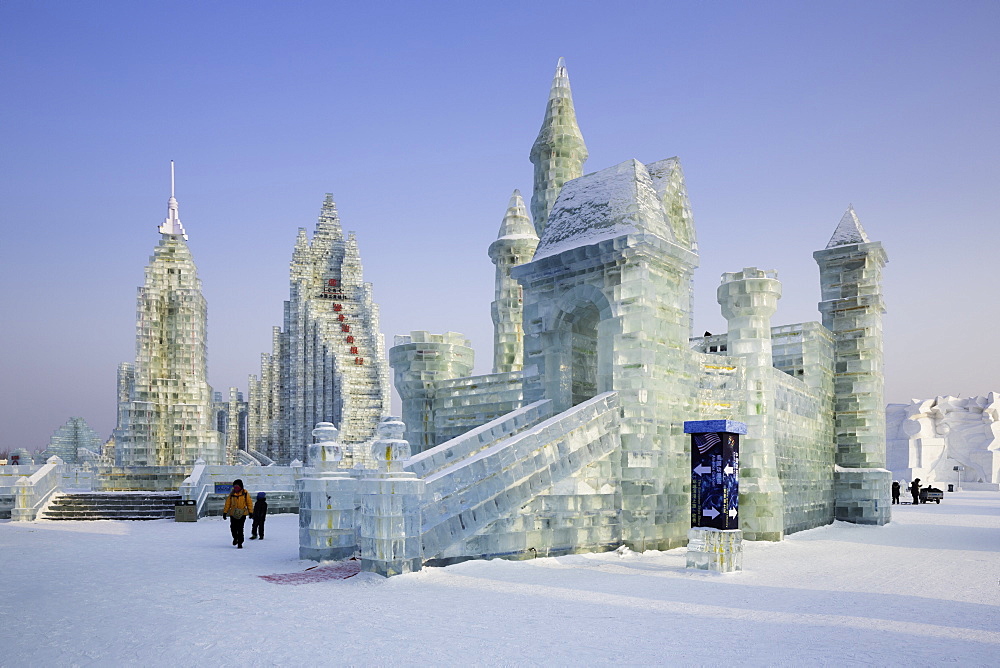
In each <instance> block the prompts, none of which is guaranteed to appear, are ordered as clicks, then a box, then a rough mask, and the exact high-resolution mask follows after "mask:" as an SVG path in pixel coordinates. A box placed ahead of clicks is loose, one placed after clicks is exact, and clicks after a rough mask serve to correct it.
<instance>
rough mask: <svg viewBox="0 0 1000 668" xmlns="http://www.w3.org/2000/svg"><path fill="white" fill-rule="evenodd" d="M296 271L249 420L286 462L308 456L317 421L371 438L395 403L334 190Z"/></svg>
mask: <svg viewBox="0 0 1000 668" xmlns="http://www.w3.org/2000/svg"><path fill="white" fill-rule="evenodd" d="M289 273H290V281H289V282H290V288H289V292H290V296H289V300H288V301H286V302H285V318H284V321H285V322H284V328H283V329H280V330H279V329H277V328H275V330H274V333H273V336H272V350H271V353H270V354H264V355H262V356H261V376H260V379H258V378H257V376H250V382H249V387H250V392H249V396H250V398H249V408H248V420H247V421H248V426H247V432H248V438H249V447H250V450H251V451H256V452H260V453H262V454H264V455H266V456H267V457H269V458H271V459H273V460H275V461H277V462H278V463H281V464H287V463H289V462H290V461H291V460H293V459H299V460H304V459H305V458H306V448H307V447H308V446H309V444H310V443H312V430H313V428H314V427H315V426H316V424H317V423H319V422H330V423H333V424H335V425H337V427H338V429H339V430H340V441H341V442H342V443H344V444H346V445H351V444H356V443H362V442H365V441H367V440H370V439H372V438H374V436H375V429H376V427H377V426H378V423H379V420H380V419H381V417H382V415H383V414H384V413H387V412H388V410H389V377H388V368H387V365H386V361H385V343H384V341H383V338H382V333H381V331H380V327H379V312H378V305H377V304H375V302H374V301H373V300H372V285H371V283H365V282H364V280H363V277H362V267H361V257H360V254H359V252H358V244H357V239H356V238H355V236H354V233H353V232H351V233H349V234H348V235H347V237H346V238H345V237H344V233H343V230H342V228H341V225H340V216H339V214H338V213H337V206H336V204H334V201H333V196H332V195H330V194H327V195H326V198H325V200H324V201H323V206H322V209H321V211H320V215H319V219H318V220H317V223H316V230H315V233H314V234H313V237H312V240H311V241H310V239H309V237H308V235H307V234H306V231H305V229H303V228H300V229H299V232H298V235H297V237H296V241H295V248H294V250H293V251H292V261H291V265H290V272H289ZM348 461H349V462H350V461H351V459H350V457H348Z"/></svg>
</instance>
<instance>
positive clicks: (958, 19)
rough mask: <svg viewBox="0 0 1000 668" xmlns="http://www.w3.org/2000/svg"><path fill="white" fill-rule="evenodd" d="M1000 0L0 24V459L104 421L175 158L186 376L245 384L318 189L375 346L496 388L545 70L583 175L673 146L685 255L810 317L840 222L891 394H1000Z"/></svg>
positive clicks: (59, 12) (116, 7)
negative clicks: (760, 285)
mask: <svg viewBox="0 0 1000 668" xmlns="http://www.w3.org/2000/svg"><path fill="white" fill-rule="evenodd" d="M998 27H1000V3H997V2H993V1H988V2H979V1H975V0H971V1H965V2H961V3H944V2H933V3H931V2H916V1H911V2H893V1H886V2H825V3H819V2H810V3H802V2H754V3H743V2H712V3H689V2H688V3H678V2H649V3H645V2H630V3H597V2H574V3H557V2H504V3H480V2H475V3H474V2H462V3H444V2H412V3H411V2H406V3H403V2H399V3H390V2H373V3H334V2H316V3H310V2H292V3H276V2H271V3H268V2H224V1H222V2H212V3H199V2H142V3H137V2H38V1H36V2H25V1H18V0H6V1H5V2H3V3H2V4H0V62H3V63H4V66H3V67H2V68H0V92H2V95H0V133H2V135H0V146H2V151H0V169H2V174H3V178H2V179H0V223H2V229H3V231H4V238H3V241H2V243H0V313H2V317H3V325H4V326H3V327H0V351H2V353H0V396H2V397H3V401H2V402H0V426H2V429H0V449H2V448H12V447H22V446H23V447H28V448H30V449H36V448H41V447H44V445H45V444H46V443H47V441H48V438H49V435H50V434H51V433H52V432H53V431H54V430H55V429H56V428H57V427H58V426H59V425H61V424H62V423H63V422H64V421H65V420H66V419H67V418H69V417H70V416H82V417H84V418H86V419H87V421H88V422H89V423H90V424H91V426H93V427H94V428H95V429H96V430H97V431H98V433H99V434H101V436H102V437H106V436H107V435H108V434H109V433H110V430H111V428H112V427H113V426H114V418H115V369H116V366H117V364H118V363H119V362H122V361H130V360H132V359H133V358H134V328H135V325H134V317H135V316H134V312H135V290H136V287H137V286H138V285H139V284H140V283H141V281H142V270H143V267H144V265H145V263H146V261H147V258H148V256H149V254H150V253H151V251H152V248H153V247H154V246H155V244H156V242H157V240H158V234H157V232H156V226H157V225H158V224H159V222H160V221H161V220H162V219H163V217H164V215H165V211H166V200H167V197H168V195H169V166H168V164H169V160H171V159H173V160H176V161H177V198H178V200H179V201H180V211H181V219H182V220H183V221H184V224H185V227H186V228H187V230H188V233H189V235H190V246H191V249H192V251H193V253H194V256H195V259H196V262H197V264H198V267H199V271H200V275H201V278H202V281H203V284H204V292H205V296H206V298H207V299H208V304H209V380H210V382H211V383H212V385H213V386H214V387H215V389H217V390H224V389H225V388H227V387H229V386H231V385H236V386H238V387H240V388H241V389H245V388H246V377H247V375H248V374H250V373H257V372H258V371H259V355H260V353H261V352H264V351H266V350H268V349H269V347H270V330H271V327H272V326H273V325H277V324H280V321H281V304H282V301H283V300H284V299H285V298H287V294H288V275H287V267H288V261H289V259H290V256H291V250H292V245H293V243H294V239H295V234H296V230H297V228H299V227H307V228H309V229H310V231H311V230H312V227H313V225H314V223H315V219H316V215H317V214H318V212H319V207H320V204H321V202H322V200H323V194H324V193H326V192H332V193H333V194H334V197H335V199H336V201H337V203H338V206H339V209H340V212H341V217H342V221H343V224H344V227H345V229H347V230H354V231H356V232H357V236H358V243H359V247H360V250H361V255H362V260H363V262H364V265H365V277H366V279H367V280H369V281H371V282H373V283H374V291H375V298H376V300H377V301H378V302H379V304H380V306H381V309H382V324H383V330H384V332H385V333H386V336H387V344H388V345H391V343H392V336H393V335H394V334H399V333H406V332H408V331H410V330H411V329H429V330H432V331H438V332H440V331H446V330H453V331H460V332H463V333H464V334H466V335H467V336H469V337H470V338H471V339H472V341H473V344H474V346H475V348H476V352H477V370H478V371H482V372H485V371H488V370H489V367H490V364H491V362H492V360H491V352H490V351H491V344H492V328H491V323H490V310H489V304H490V301H491V299H492V296H493V295H492V293H493V266H492V265H491V264H490V261H489V258H488V257H487V254H486V249H487V247H488V245H489V243H490V241H492V239H493V238H494V237H495V235H496V232H497V229H498V227H499V224H500V221H501V218H502V217H503V213H504V210H505V207H506V203H507V200H508V198H509V196H510V193H511V191H512V190H513V189H514V188H520V189H521V190H522V192H525V193H526V194H527V193H528V192H529V191H530V188H531V173H532V172H531V165H530V163H529V162H528V151H529V149H530V147H531V143H532V141H533V140H534V137H535V134H536V133H537V131H538V126H539V124H540V122H541V119H542V115H543V111H544V105H545V99H546V96H547V91H548V86H549V82H550V80H551V76H552V73H553V70H554V68H555V63H556V60H557V59H558V57H560V56H565V57H566V60H567V65H568V68H569V73H570V78H571V81H572V85H573V92H574V98H575V101H576V109H577V116H578V119H579V122H580V126H581V130H582V132H583V135H584V138H585V139H586V141H587V145H588V148H589V150H590V159H589V161H588V163H587V165H586V170H587V171H596V170H598V169H602V168H604V167H607V166H610V165H613V164H617V163H619V162H622V161H624V160H627V159H629V158H637V159H639V160H641V161H644V162H651V161H654V160H658V159H662V158H666V157H670V156H674V155H677V156H680V158H681V160H682V163H683V165H684V169H685V174H686V176H687V182H688V188H689V192H690V195H691V199H692V204H693V207H694V214H695V222H696V224H697V227H698V236H699V242H700V246H701V268H700V269H699V270H698V273H697V274H696V281H697V286H696V290H697V293H696V316H695V327H696V330H697V331H698V332H700V331H702V330H706V329H708V330H711V331H724V329H725V325H724V322H725V321H724V320H723V318H722V317H721V315H720V314H719V309H718V305H717V304H716V302H715V288H716V285H717V284H718V280H719V275H720V274H721V273H722V272H724V271H738V270H740V269H742V268H743V267H746V266H758V267H761V268H767V269H776V270H777V271H778V275H779V278H780V279H781V280H782V282H783V288H784V296H783V298H782V300H781V302H780V304H779V311H778V313H777V315H776V316H775V319H774V322H775V324H779V323H787V322H801V321H807V320H817V319H819V316H818V313H817V311H816V303H817V301H818V300H819V289H818V272H817V270H816V265H815V263H814V261H813V259H812V251H814V250H817V249H819V248H822V247H823V246H825V244H826V242H827V240H828V239H829V237H830V234H831V233H832V232H833V229H834V228H835V226H836V224H837V222H838V221H839V219H840V217H841V215H842V214H843V213H844V210H845V209H846V208H847V206H848V204H850V203H853V204H854V206H855V208H856V210H857V212H858V215H859V217H860V218H861V221H862V223H863V224H864V226H865V227H866V229H867V231H868V233H869V235H870V236H871V237H872V238H873V239H877V240H880V241H882V242H883V244H884V245H885V247H886V249H887V252H888V255H889V260H890V262H889V265H888V266H887V268H886V274H885V292H886V301H887V304H888V309H889V312H888V314H887V316H886V321H885V337H886V338H885V341H886V367H887V382H886V399H887V401H897V402H898V401H906V400H907V399H909V398H910V397H911V396H912V397H930V396H934V395H937V394H949V393H950V394H957V393H962V394H963V395H965V396H968V395H971V394H983V393H985V392H988V391H990V390H1000V362H998V359H1000V356H998V355H997V354H996V350H995V348H996V345H995V340H996V336H997V332H998V329H1000V307H998V305H997V301H996V270H995V264H996V260H995V258H996V256H997V248H998V240H1000V234H998V231H997V230H998V228H1000V225H998V223H1000V220H998V218H1000V214H998V212H1000V189H998V187H997V175H998V170H997V155H1000V130H998V127H1000V125H998V123H997V122H996V119H997V118H998V117H1000V92H998V87H997V81H1000V49H998V47H997V39H996V34H997V30H998Z"/></svg>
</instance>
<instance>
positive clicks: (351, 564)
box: [257, 561, 361, 585]
mask: <svg viewBox="0 0 1000 668" xmlns="http://www.w3.org/2000/svg"><path fill="white" fill-rule="evenodd" d="M360 572H361V562H360V561H344V562H341V563H338V564H330V565H329V566H313V567H312V568H310V569H307V570H305V571H301V572H299V573H274V574H273V575H259V576H257V577H259V578H260V579H262V580H267V581H268V582H273V583H274V584H283V585H300V584H309V583H310V582H323V581H325V580H346V579H347V578H350V577H354V576H355V575H357V574H358V573H360Z"/></svg>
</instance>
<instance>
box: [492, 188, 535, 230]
mask: <svg viewBox="0 0 1000 668" xmlns="http://www.w3.org/2000/svg"><path fill="white" fill-rule="evenodd" d="M523 238H530V239H535V240H537V239H538V235H537V234H536V233H535V227H534V225H532V224H531V219H530V218H528V209H527V207H525V206H524V198H522V197H521V191H520V190H517V189H515V190H514V193H513V194H512V195H511V196H510V202H508V203H507V213H506V215H504V217H503V221H502V222H501V223H500V232H499V233H497V240H498V241H499V240H501V239H523Z"/></svg>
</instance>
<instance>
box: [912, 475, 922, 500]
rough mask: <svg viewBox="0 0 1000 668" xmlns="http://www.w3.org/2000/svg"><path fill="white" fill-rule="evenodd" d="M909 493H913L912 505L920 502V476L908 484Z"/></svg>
mask: <svg viewBox="0 0 1000 668" xmlns="http://www.w3.org/2000/svg"><path fill="white" fill-rule="evenodd" d="M910 494H912V495H913V505H917V504H918V503H920V478H917V479H916V480H914V481H913V483H912V484H911V485H910Z"/></svg>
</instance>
